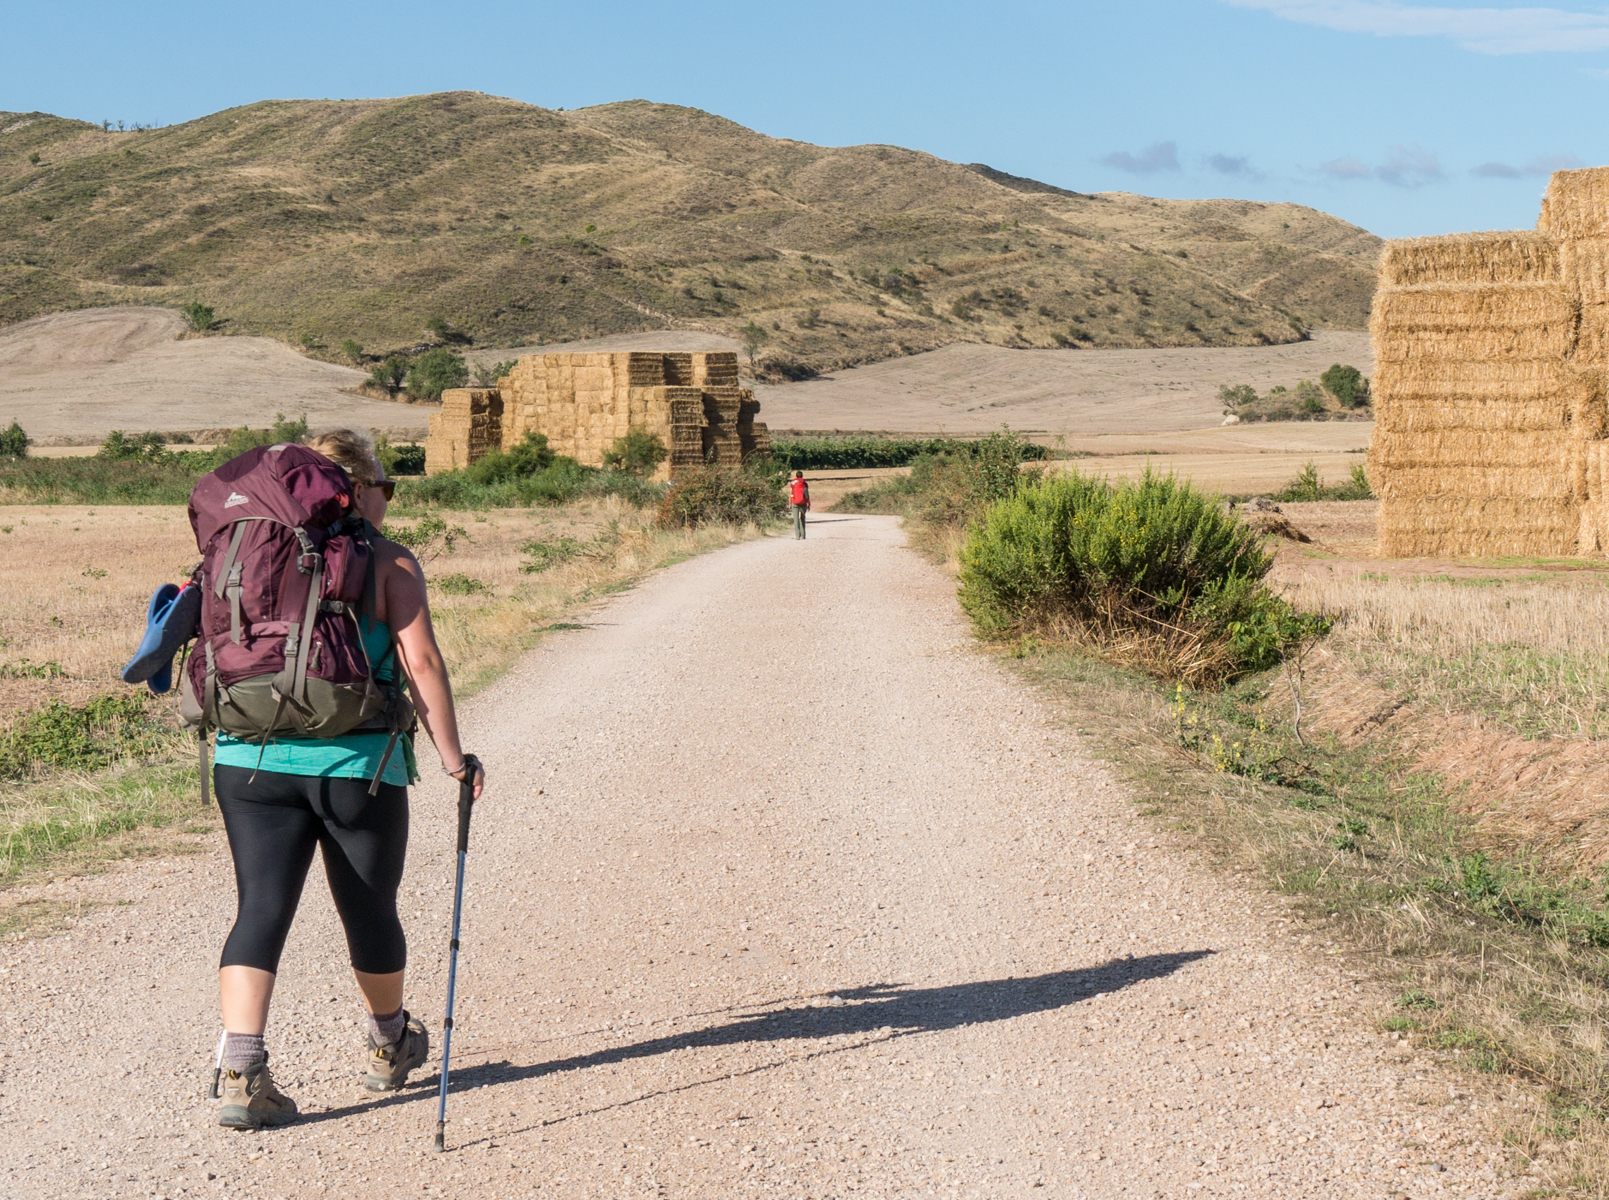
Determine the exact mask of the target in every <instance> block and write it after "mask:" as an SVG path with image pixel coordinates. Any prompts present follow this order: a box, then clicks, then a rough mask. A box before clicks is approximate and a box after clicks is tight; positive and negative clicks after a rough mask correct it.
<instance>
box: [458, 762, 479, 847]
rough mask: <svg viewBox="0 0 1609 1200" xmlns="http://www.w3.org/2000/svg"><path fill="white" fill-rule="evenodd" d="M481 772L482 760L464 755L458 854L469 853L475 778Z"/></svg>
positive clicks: (459, 795) (459, 789) (459, 804)
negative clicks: (470, 815) (470, 817)
mask: <svg viewBox="0 0 1609 1200" xmlns="http://www.w3.org/2000/svg"><path fill="white" fill-rule="evenodd" d="M480 771H481V765H480V759H478V758H476V757H475V756H474V755H473V754H466V755H464V778H463V781H462V782H461V783H459V785H458V853H460V854H467V853H468V852H469V814H470V812H471V810H473V809H474V807H475V776H476V775H477V774H479V773H480Z"/></svg>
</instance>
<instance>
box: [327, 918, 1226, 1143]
mask: <svg viewBox="0 0 1609 1200" xmlns="http://www.w3.org/2000/svg"><path fill="white" fill-rule="evenodd" d="M1213 953H1215V951H1212V950H1184V951H1180V952H1178V953H1175V954H1147V955H1142V956H1141V957H1139V958H1116V959H1112V960H1111V961H1109V962H1107V963H1104V964H1102V965H1100V966H1096V967H1084V968H1081V969H1078V970H1070V971H1052V972H1050V973H1048V974H1045V975H1031V976H1027V977H1024V978H1018V979H985V980H978V981H976V982H973V983H955V984H949V985H947V986H945V987H930V988H912V989H909V990H907V989H906V988H905V987H904V986H903V985H901V984H886V983H878V984H871V985H869V986H867V987H858V988H843V989H839V990H837V991H833V992H827V993H824V994H822V995H818V996H808V997H800V998H797V999H794V1000H791V1001H783V1002H780V1003H778V1004H774V1005H769V1006H759V1005H755V1006H751V1007H755V1008H760V1009H761V1011H758V1012H747V1013H742V1014H740V1015H736V1016H729V1017H727V1019H725V1020H723V1021H721V1022H718V1023H716V1024H712V1025H707V1026H705V1027H703V1028H701V1029H690V1030H687V1031H685V1032H678V1033H667V1034H665V1035H664V1036H662V1037H656V1038H647V1039H645V1040H643V1041H639V1042H630V1043H627V1044H625V1045H620V1046H606V1047H604V1048H603V1049H600V1050H593V1051H590V1052H589V1053H586V1054H576V1055H572V1056H570V1057H568V1058H560V1059H553V1060H549V1061H546V1062H537V1063H530V1064H527V1065H517V1064H515V1063H512V1062H509V1061H507V1060H504V1061H501V1062H486V1063H478V1064H474V1065H469V1064H466V1065H465V1066H464V1067H462V1068H460V1069H457V1070H454V1071H453V1074H452V1080H451V1084H450V1086H451V1088H452V1090H453V1091H457V1090H459V1089H460V1088H462V1089H466V1090H467V1089H469V1088H476V1087H487V1086H491V1085H494V1084H501V1083H517V1082H519V1081H521V1080H525V1079H534V1078H540V1077H541V1076H544V1075H554V1074H557V1073H559V1072H561V1071H580V1070H586V1069H588V1068H592V1067H604V1066H611V1065H614V1064H617V1063H623V1062H629V1061H631V1060H633V1059H639V1058H652V1057H654V1056H656V1055H660V1054H668V1053H670V1052H672V1051H675V1050H687V1049H693V1048H700V1047H710V1046H734V1045H739V1044H743V1043H750V1042H761V1043H765V1042H809V1041H820V1042H822V1043H823V1045H822V1046H821V1047H820V1048H819V1049H818V1050H816V1051H814V1052H812V1053H808V1054H803V1055H800V1054H797V1053H795V1054H794V1055H793V1056H791V1057H789V1058H786V1059H784V1060H783V1061H782V1062H768V1063H762V1064H758V1065H756V1066H754V1067H750V1068H748V1069H746V1070H738V1071H730V1072H725V1073H723V1074H721V1075H720V1076H718V1077H717V1078H715V1079H705V1080H700V1081H698V1082H697V1083H691V1084H682V1085H679V1086H675V1087H668V1088H664V1089H660V1090H656V1091H650V1092H648V1093H646V1094H644V1095H642V1096H639V1097H636V1098H635V1099H633V1100H629V1101H624V1102H622V1103H621V1104H620V1105H606V1106H604V1107H606V1108H613V1107H622V1106H623V1105H624V1104H633V1103H639V1102H641V1101H643V1100H648V1099H652V1098H653V1097H655V1096H662V1095H665V1094H667V1093H669V1092H679V1091H685V1090H687V1089H689V1088H693V1087H703V1086H705V1085H706V1084H710V1083H715V1082H718V1081H719V1080H722V1079H731V1078H734V1077H737V1076H741V1075H752V1074H756V1073H758V1072H761V1071H768V1070H771V1069H773V1068H775V1067H778V1066H781V1065H783V1064H784V1063H792V1064H798V1063H800V1062H805V1061H808V1060H810V1059H812V1058H818V1057H821V1056H824V1055H827V1054H836V1053H840V1052H842V1051H844V1050H852V1049H857V1048H859V1047H860V1046H864V1045H867V1044H868V1042H867V1041H857V1042H854V1043H851V1044H849V1045H843V1044H837V1043H834V1041H833V1039H837V1038H844V1037H851V1036H857V1035H859V1036H864V1035H868V1034H872V1035H876V1036H875V1037H872V1038H870V1039H869V1040H870V1041H892V1040H894V1039H896V1038H903V1037H911V1036H914V1035H916V1034H922V1033H938V1032H942V1031H944V1030H948V1029H956V1028H959V1027H961V1026H963V1025H977V1024H983V1023H985V1022H989V1021H1007V1020H1010V1019H1011V1018H1013V1017H1021V1016H1027V1015H1029V1014H1031V1013H1041V1012H1049V1011H1051V1010H1053V1009H1057V1008H1065V1007H1066V1006H1068V1005H1070V1004H1076V1003H1077V1002H1078V1001H1080V1000H1087V999H1089V998H1090V997H1092V996H1098V995H1101V994H1102V993H1105V992H1116V991H1121V990H1122V989H1123V988H1126V987H1130V986H1132V985H1133V984H1136V983H1142V982H1144V981H1146V980H1149V979H1161V978H1165V977H1166V976H1169V975H1172V974H1173V973H1174V972H1175V971H1178V970H1180V969H1182V968H1183V967H1186V966H1188V965H1189V964H1191V963H1193V962H1195V961H1197V960H1198V959H1202V958H1206V957H1207V956H1208V955H1210V954H1213ZM726 1011H727V1012H732V1011H733V1010H726ZM440 1082H441V1076H440V1075H439V1073H438V1074H437V1075H436V1076H435V1077H434V1078H433V1079H431V1080H419V1081H418V1082H417V1083H415V1084H413V1085H411V1086H410V1087H409V1089H408V1091H407V1092H406V1093H403V1094H401V1095H398V1096H396V1097H393V1098H390V1099H388V1100H386V1101H379V1102H376V1103H371V1104H354V1105H349V1106H347V1107H345V1108H338V1109H330V1110H329V1111H327V1112H323V1113H310V1114H308V1116H307V1118H306V1119H307V1120H312V1121H323V1120H329V1119H331V1118H333V1117H343V1116H350V1115H353V1114H355V1113H361V1112H366V1111H368V1110H370V1109H372V1108H375V1107H377V1105H387V1104H395V1103H406V1102H408V1101H409V1100H413V1099H423V1098H426V1097H427V1096H429V1095H433V1094H434V1089H435V1088H437V1087H439V1086H440ZM426 1087H428V1088H430V1089H432V1090H431V1091H430V1092H426V1091H425V1090H424V1088H426ZM416 1088H417V1089H419V1090H417V1091H416V1090H415V1089H416ZM592 1111H602V1110H601V1109H598V1110H592ZM579 1115H581V1114H579V1113H575V1114H571V1116H572V1117H574V1116H579ZM568 1119H570V1118H567V1117H561V1118H557V1119H555V1120H550V1121H547V1122H544V1123H545V1124H548V1125H552V1124H556V1123H558V1121H559V1120H568ZM514 1132H518V1131H514Z"/></svg>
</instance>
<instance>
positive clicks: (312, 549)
mask: <svg viewBox="0 0 1609 1200" xmlns="http://www.w3.org/2000/svg"><path fill="white" fill-rule="evenodd" d="M291 532H292V533H294V534H295V535H296V540H297V541H298V542H300V543H301V544H302V556H301V557H300V558H298V559H297V560H296V569H297V570H298V571H300V572H301V573H302V574H303V575H311V574H313V572H314V571H316V570H318V564H319V561H320V555H319V552H318V547H317V546H315V545H313V539H312V538H310V537H308V536H307V530H305V529H303V528H302V527H301V526H300V525H298V526H296V527H295V528H294V529H292V530H291Z"/></svg>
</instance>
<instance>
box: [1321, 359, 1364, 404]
mask: <svg viewBox="0 0 1609 1200" xmlns="http://www.w3.org/2000/svg"><path fill="white" fill-rule="evenodd" d="M1318 381H1319V382H1320V383H1321V384H1323V385H1324V390H1325V391H1327V392H1329V394H1330V395H1332V396H1334V397H1335V398H1336V399H1337V400H1339V401H1340V402H1341V407H1342V408H1358V407H1359V406H1361V405H1364V404H1367V403H1368V402H1369V381H1368V380H1367V379H1365V378H1364V377H1363V372H1362V371H1360V370H1358V369H1357V368H1356V367H1343V366H1342V365H1341V364H1340V363H1336V364H1335V365H1334V366H1332V367H1331V368H1330V369H1329V370H1328V371H1325V372H1324V374H1322V375H1320V376H1319V377H1318Z"/></svg>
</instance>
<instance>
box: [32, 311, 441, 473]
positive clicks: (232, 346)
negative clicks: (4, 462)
mask: <svg viewBox="0 0 1609 1200" xmlns="http://www.w3.org/2000/svg"><path fill="white" fill-rule="evenodd" d="M183 329H184V321H183V319H182V318H181V317H180V316H179V314H178V313H176V312H174V311H173V310H172V309H167V308H91V309H82V310H79V311H76V312H65V313H55V314H52V315H51V316H46V317H36V318H35V319H33V320H31V321H23V322H21V323H20V324H17V325H12V326H8V327H6V328H5V329H0V424H3V423H9V422H10V421H11V420H12V419H13V418H15V419H17V420H18V421H21V422H22V426H23V428H24V429H26V430H27V431H28V433H29V435H30V436H31V437H33V438H35V439H38V440H39V441H42V442H52V441H54V442H98V441H100V440H101V439H102V438H103V437H105V436H106V434H107V433H108V432H109V431H110V430H113V429H122V430H124V431H126V432H143V431H145V430H148V429H158V430H163V431H174V430H195V429H216V428H219V427H222V426H238V425H251V426H252V427H253V428H263V427H266V426H268V425H271V424H273V421H274V415H275V414H276V413H284V414H285V415H286V416H289V417H296V416H300V415H301V414H302V413H304V412H305V413H306V414H307V419H308V422H309V423H310V424H311V425H312V426H313V428H315V429H317V428H323V427H328V426H331V425H354V426H357V427H359V428H363V429H368V428H373V429H378V430H385V431H389V432H391V434H392V436H394V437H398V438H403V439H406V440H409V441H411V440H413V439H415V438H417V437H422V436H423V435H424V432H425V427H426V424H427V421H428V418H429V414H430V413H432V412H434V411H435V410H436V406H435V405H433V404H390V403H387V402H385V401H379V400H369V399H366V398H365V397H362V396H357V395H352V394H349V393H348V392H347V391H346V390H344V389H348V388H355V387H356V386H357V385H358V384H360V383H362V382H363V380H364V378H365V376H364V375H363V373H362V372H361V371H356V370H353V369H351V368H350V367H338V366H335V365H333V364H331V363H326V362H319V361H318V360H316V359H311V358H304V357H303V356H302V355H300V354H298V353H296V351H294V350H292V349H291V348H290V347H289V346H286V345H285V344H284V343H282V342H276V341H273V340H271V339H269V338H260V337H202V338H196V337H191V338H182V339H181V338H180V334H181V333H182V332H183Z"/></svg>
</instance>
